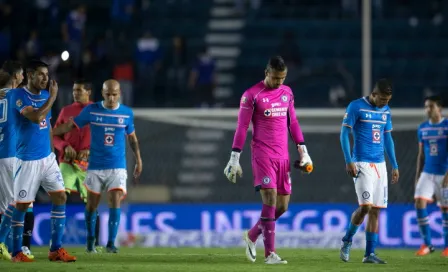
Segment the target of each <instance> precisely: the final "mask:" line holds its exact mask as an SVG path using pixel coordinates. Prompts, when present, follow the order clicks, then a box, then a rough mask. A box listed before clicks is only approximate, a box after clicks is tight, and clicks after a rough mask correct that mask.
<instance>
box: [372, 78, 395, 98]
mask: <svg viewBox="0 0 448 272" xmlns="http://www.w3.org/2000/svg"><path fill="white" fill-rule="evenodd" d="M375 90H376V92H378V93H380V94H385V95H392V82H391V81H390V80H389V79H387V78H382V79H380V80H378V81H377V82H376V83H375V88H374V91H375Z"/></svg>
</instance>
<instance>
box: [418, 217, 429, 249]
mask: <svg viewBox="0 0 448 272" xmlns="http://www.w3.org/2000/svg"><path fill="white" fill-rule="evenodd" d="M417 222H418V226H419V228H420V235H421V236H422V238H423V241H424V242H425V245H427V246H430V245H431V229H430V228H429V217H428V210H427V209H417Z"/></svg>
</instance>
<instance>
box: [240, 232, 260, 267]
mask: <svg viewBox="0 0 448 272" xmlns="http://www.w3.org/2000/svg"><path fill="white" fill-rule="evenodd" d="M243 240H244V242H245V243H246V257H247V259H248V260H249V261H251V262H255V260H256V258H257V250H256V245H257V241H255V243H254V242H252V241H251V240H250V239H249V231H245V232H244V234H243Z"/></svg>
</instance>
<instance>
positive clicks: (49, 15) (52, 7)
mask: <svg viewBox="0 0 448 272" xmlns="http://www.w3.org/2000/svg"><path fill="white" fill-rule="evenodd" d="M58 4H59V3H58V1H57V0H35V7H36V21H37V25H38V26H39V27H41V26H42V27H45V26H46V25H48V24H53V23H56V20H57V18H58V14H59V8H58Z"/></svg>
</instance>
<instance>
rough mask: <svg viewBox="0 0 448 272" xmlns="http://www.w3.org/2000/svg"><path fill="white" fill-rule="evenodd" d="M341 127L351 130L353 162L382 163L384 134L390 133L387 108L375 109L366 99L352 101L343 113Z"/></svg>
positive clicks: (389, 119)
mask: <svg viewBox="0 0 448 272" xmlns="http://www.w3.org/2000/svg"><path fill="white" fill-rule="evenodd" d="M342 125H343V126H347V127H350V128H352V133H353V139H354V146H353V156H352V160H353V161H354V162H369V163H380V162H384V135H383V134H384V133H386V132H390V131H392V118H391V113H390V108H389V106H384V107H383V108H377V107H375V106H373V105H372V104H370V102H369V100H368V97H363V98H360V99H357V100H355V101H352V102H351V103H350V104H349V105H348V107H347V110H346V112H345V115H344V120H343V121H342Z"/></svg>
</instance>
